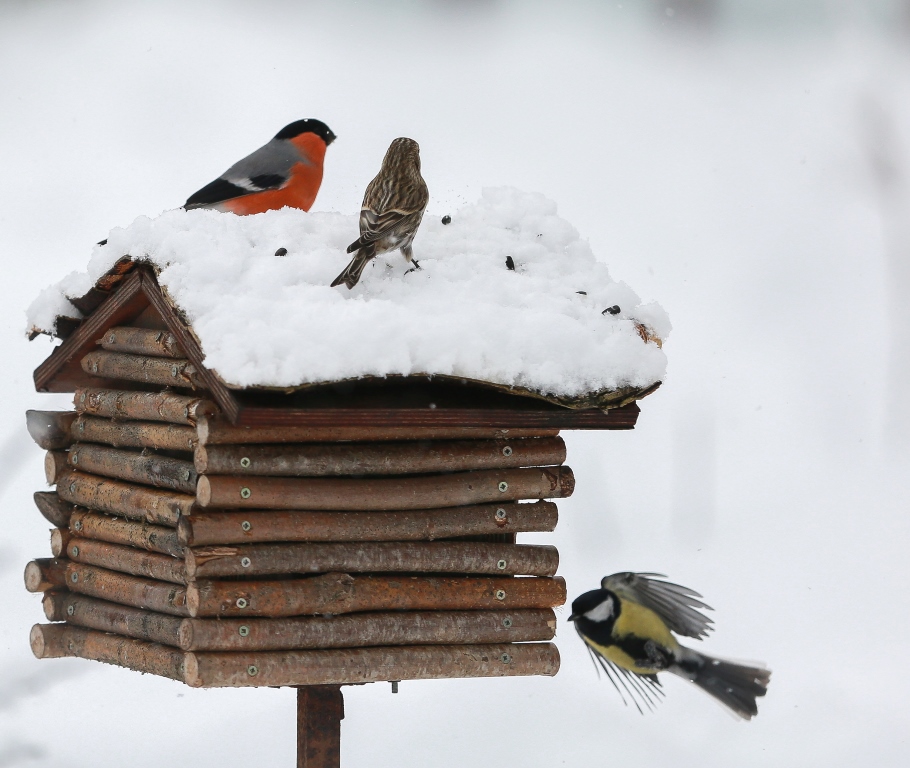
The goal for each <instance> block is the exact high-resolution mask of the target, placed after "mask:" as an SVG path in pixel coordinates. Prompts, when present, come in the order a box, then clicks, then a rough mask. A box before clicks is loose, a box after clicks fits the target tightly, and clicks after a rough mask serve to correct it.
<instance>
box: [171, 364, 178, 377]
mask: <svg viewBox="0 0 910 768" xmlns="http://www.w3.org/2000/svg"><path fill="white" fill-rule="evenodd" d="M176 375H177V366H176V365H174V366H171V376H176Z"/></svg>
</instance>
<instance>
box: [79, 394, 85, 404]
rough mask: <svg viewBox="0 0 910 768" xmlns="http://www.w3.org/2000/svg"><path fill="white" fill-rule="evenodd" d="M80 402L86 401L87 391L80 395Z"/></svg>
mask: <svg viewBox="0 0 910 768" xmlns="http://www.w3.org/2000/svg"><path fill="white" fill-rule="evenodd" d="M79 402H80V403H84V402H85V392H83V393H82V394H81V395H79Z"/></svg>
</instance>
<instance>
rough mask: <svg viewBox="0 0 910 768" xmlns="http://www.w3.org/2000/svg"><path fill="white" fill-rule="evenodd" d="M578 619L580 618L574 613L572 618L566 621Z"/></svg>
mask: <svg viewBox="0 0 910 768" xmlns="http://www.w3.org/2000/svg"><path fill="white" fill-rule="evenodd" d="M577 618H578V616H577V615H576V614H574V613H573V614H572V615H571V616H569V618H568V619H566V621H575V619H577Z"/></svg>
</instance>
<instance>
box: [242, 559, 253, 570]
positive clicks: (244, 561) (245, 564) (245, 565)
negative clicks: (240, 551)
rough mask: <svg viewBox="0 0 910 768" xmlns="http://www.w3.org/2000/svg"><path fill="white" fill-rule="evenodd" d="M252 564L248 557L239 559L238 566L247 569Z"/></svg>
mask: <svg viewBox="0 0 910 768" xmlns="http://www.w3.org/2000/svg"><path fill="white" fill-rule="evenodd" d="M252 564H253V561H252V560H250V558H248V557H241V558H240V566H241V567H242V568H249V567H250V566H251V565H252Z"/></svg>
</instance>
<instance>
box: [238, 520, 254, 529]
mask: <svg viewBox="0 0 910 768" xmlns="http://www.w3.org/2000/svg"><path fill="white" fill-rule="evenodd" d="M240 527H241V528H242V529H243V530H244V531H248V530H250V528H252V527H253V526H252V525H250V521H249V520H244V521H243V522H242V523H241V524H240Z"/></svg>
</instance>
